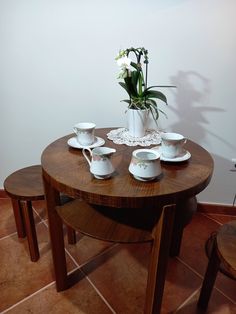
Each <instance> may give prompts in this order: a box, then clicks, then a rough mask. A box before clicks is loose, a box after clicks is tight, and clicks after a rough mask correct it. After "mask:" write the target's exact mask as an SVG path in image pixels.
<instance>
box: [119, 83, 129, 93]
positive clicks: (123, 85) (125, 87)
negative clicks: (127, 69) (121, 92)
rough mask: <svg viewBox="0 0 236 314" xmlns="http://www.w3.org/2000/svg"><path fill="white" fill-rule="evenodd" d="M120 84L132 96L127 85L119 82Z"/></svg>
mask: <svg viewBox="0 0 236 314" xmlns="http://www.w3.org/2000/svg"><path fill="white" fill-rule="evenodd" d="M119 84H120V86H122V87H123V88H124V89H125V90H126V92H127V93H128V94H129V95H130V92H129V89H128V88H127V86H126V84H125V83H123V82H119Z"/></svg>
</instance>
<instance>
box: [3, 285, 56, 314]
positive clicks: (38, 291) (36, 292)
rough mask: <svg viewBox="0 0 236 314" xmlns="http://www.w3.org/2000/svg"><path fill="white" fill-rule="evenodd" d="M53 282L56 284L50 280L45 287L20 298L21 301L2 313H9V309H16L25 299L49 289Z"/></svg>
mask: <svg viewBox="0 0 236 314" xmlns="http://www.w3.org/2000/svg"><path fill="white" fill-rule="evenodd" d="M53 284H55V281H52V282H50V283H49V284H47V285H46V286H44V287H43V288H41V289H39V290H37V291H35V292H34V293H32V294H30V295H29V296H27V297H26V298H24V299H22V300H20V301H19V302H16V303H15V304H13V305H12V306H10V307H9V308H7V309H5V310H3V311H2V312H1V314H4V313H7V312H8V311H10V310H12V309H14V308H15V307H16V306H18V305H20V304H21V303H24V302H25V301H27V300H29V299H31V298H32V297H34V296H35V295H37V294H38V293H40V292H42V291H44V290H45V289H47V288H48V287H50V286H52V285H53Z"/></svg>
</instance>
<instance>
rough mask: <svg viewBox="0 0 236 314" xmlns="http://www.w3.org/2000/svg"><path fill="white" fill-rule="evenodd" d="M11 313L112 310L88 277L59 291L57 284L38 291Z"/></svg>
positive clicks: (105, 312) (107, 313)
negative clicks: (57, 290)
mask: <svg viewBox="0 0 236 314" xmlns="http://www.w3.org/2000/svg"><path fill="white" fill-rule="evenodd" d="M8 313H9V314H14V313H16V314H18V313H34V314H42V313H47V314H50V313H51V314H65V313H66V314H85V313H88V314H99V313H100V314H110V313H112V311H111V310H110V309H109V307H108V306H107V305H106V304H105V303H104V301H103V300H102V299H101V298H100V296H99V295H98V294H97V293H96V291H95V290H94V289H93V287H92V286H91V285H90V284H89V282H88V281H87V279H86V278H84V279H82V280H81V281H80V282H79V283H77V284H76V285H74V286H73V287H72V288H70V289H68V290H66V291H63V292H60V293H57V292H56V288H55V285H52V286H50V287H47V288H46V289H44V290H43V291H40V292H38V293H37V294H36V295H34V296H32V297H31V298H30V299H28V300H26V301H24V302H22V303H21V304H19V305H17V306H16V307H15V308H13V309H11V310H10V311H8Z"/></svg>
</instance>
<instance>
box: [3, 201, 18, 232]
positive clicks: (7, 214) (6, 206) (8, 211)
mask: <svg viewBox="0 0 236 314" xmlns="http://www.w3.org/2000/svg"><path fill="white" fill-rule="evenodd" d="M0 214H1V219H0V238H2V237H5V236H7V235H8V234H11V233H14V232H16V226H15V219H14V215H13V210H12V205H11V200H10V199H9V198H5V199H0Z"/></svg>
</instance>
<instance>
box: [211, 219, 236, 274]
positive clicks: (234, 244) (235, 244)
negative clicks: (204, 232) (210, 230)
mask: <svg viewBox="0 0 236 314" xmlns="http://www.w3.org/2000/svg"><path fill="white" fill-rule="evenodd" d="M216 242H217V249H218V255H219V258H220V260H221V263H222V264H223V265H222V266H223V268H224V269H225V270H226V272H227V273H230V274H231V277H233V278H234V279H236V220H232V221H230V222H228V223H226V224H224V225H222V226H221V227H220V229H219V231H218V233H217V236H216Z"/></svg>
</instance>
